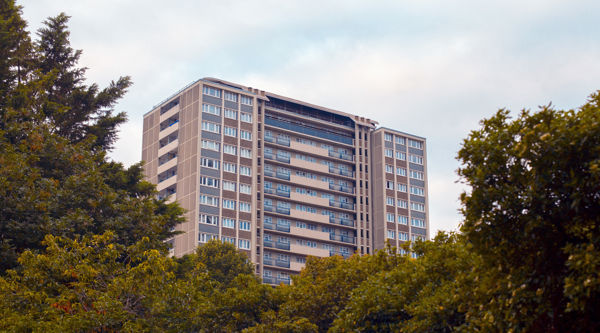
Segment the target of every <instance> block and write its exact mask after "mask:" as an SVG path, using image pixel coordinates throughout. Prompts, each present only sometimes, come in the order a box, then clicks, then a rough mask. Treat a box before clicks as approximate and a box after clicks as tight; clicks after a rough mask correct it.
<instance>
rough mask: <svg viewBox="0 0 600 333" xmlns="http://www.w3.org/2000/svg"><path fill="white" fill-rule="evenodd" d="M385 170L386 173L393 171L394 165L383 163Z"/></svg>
mask: <svg viewBox="0 0 600 333" xmlns="http://www.w3.org/2000/svg"><path fill="white" fill-rule="evenodd" d="M385 172H387V173H394V166H392V165H389V164H386V165H385Z"/></svg>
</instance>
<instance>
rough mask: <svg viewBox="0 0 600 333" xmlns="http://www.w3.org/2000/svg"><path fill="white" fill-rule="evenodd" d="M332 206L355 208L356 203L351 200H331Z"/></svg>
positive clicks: (330, 204)
mask: <svg viewBox="0 0 600 333" xmlns="http://www.w3.org/2000/svg"><path fill="white" fill-rule="evenodd" d="M329 206H330V207H337V208H344V209H351V210H354V204H353V203H350V202H341V201H335V200H329Z"/></svg>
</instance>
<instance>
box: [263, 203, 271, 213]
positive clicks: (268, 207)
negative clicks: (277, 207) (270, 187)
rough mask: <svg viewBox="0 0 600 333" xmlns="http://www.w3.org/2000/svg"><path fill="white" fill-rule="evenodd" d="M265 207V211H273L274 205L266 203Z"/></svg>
mask: <svg viewBox="0 0 600 333" xmlns="http://www.w3.org/2000/svg"><path fill="white" fill-rule="evenodd" d="M264 207H265V211H266V212H272V211H273V206H272V205H267V204H265V206H264Z"/></svg>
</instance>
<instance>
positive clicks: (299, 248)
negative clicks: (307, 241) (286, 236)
mask: <svg viewBox="0 0 600 333" xmlns="http://www.w3.org/2000/svg"><path fill="white" fill-rule="evenodd" d="M291 251H292V252H294V253H299V254H304V255H307V256H315V257H321V258H325V257H329V250H327V249H319V248H317V247H310V246H303V245H299V244H292V246H291Z"/></svg>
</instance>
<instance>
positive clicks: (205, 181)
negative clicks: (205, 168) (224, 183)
mask: <svg viewBox="0 0 600 333" xmlns="http://www.w3.org/2000/svg"><path fill="white" fill-rule="evenodd" d="M200 185H204V186H209V187H214V188H219V180H218V179H216V178H211V177H204V176H202V177H200Z"/></svg>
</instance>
